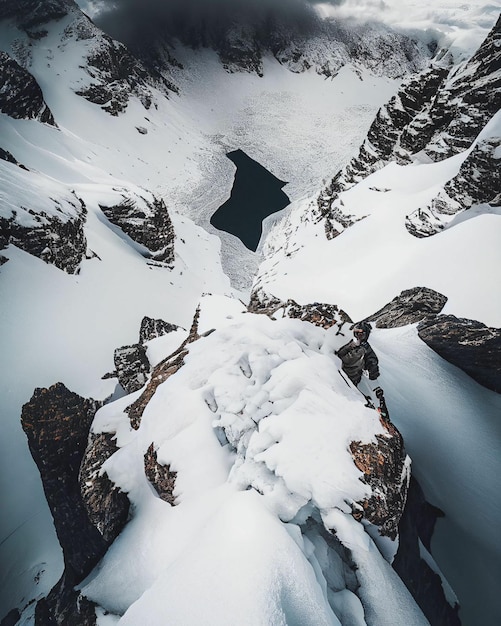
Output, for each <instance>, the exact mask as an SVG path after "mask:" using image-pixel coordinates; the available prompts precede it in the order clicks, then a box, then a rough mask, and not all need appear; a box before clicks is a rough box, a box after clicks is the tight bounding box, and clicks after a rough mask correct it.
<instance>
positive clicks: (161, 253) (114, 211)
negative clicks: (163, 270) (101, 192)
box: [100, 196, 175, 264]
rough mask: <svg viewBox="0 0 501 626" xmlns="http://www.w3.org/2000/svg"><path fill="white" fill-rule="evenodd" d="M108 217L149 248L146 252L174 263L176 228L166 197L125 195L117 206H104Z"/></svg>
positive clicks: (150, 255) (151, 256)
mask: <svg viewBox="0 0 501 626" xmlns="http://www.w3.org/2000/svg"><path fill="white" fill-rule="evenodd" d="M100 208H101V210H102V212H103V213H104V214H105V215H106V217H107V218H108V220H109V221H110V222H111V223H112V224H115V225H116V226H118V227H119V228H121V229H122V230H123V232H124V233H125V234H126V235H128V236H129V237H130V238H131V239H132V240H133V241H135V242H136V243H138V244H140V245H142V246H144V247H145V248H147V251H143V255H144V256H146V257H149V258H152V259H154V260H155V261H160V262H163V263H167V264H171V263H173V262H174V238H175V237H174V227H173V226H172V222H171V219H170V217H169V212H168V211H167V207H166V206H165V203H164V201H163V200H161V199H158V198H156V197H155V196H152V199H151V200H149V199H146V198H143V197H140V196H134V197H125V198H124V200H123V201H122V202H121V203H120V204H117V205H115V206H110V207H107V206H102V205H100Z"/></svg>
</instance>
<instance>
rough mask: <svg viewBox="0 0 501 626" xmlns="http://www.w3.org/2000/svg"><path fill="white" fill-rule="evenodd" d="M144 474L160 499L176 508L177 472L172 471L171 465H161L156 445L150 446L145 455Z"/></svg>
mask: <svg viewBox="0 0 501 626" xmlns="http://www.w3.org/2000/svg"><path fill="white" fill-rule="evenodd" d="M144 473H145V474H146V478H147V479H148V480H149V481H150V483H151V485H152V487H153V488H154V489H155V491H156V492H157V493H158V495H159V497H160V498H161V499H162V500H165V501H166V502H168V503H169V504H171V505H172V506H175V504H176V501H175V497H174V488H175V486H176V476H177V472H174V471H173V470H171V469H170V465H161V464H160V463H159V462H158V460H157V451H156V450H155V444H154V443H152V444H151V445H150V447H149V448H148V450H147V451H146V454H145V455H144Z"/></svg>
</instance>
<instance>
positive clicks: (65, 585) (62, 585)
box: [35, 571, 97, 626]
mask: <svg viewBox="0 0 501 626" xmlns="http://www.w3.org/2000/svg"><path fill="white" fill-rule="evenodd" d="M79 582H80V581H79V580H78V579H77V578H75V577H74V576H72V575H71V573H68V572H67V571H65V572H64V574H63V576H62V577H61V579H60V580H59V582H58V583H57V584H56V585H55V586H54V587H53V588H52V589H51V591H50V593H49V595H48V596H47V597H46V598H42V599H41V600H39V601H38V602H37V605H36V609H35V626H68V625H69V624H71V626H96V624H97V618H96V611H95V609H96V605H95V604H94V602H91V601H90V600H88V599H87V598H86V597H85V596H82V595H81V594H80V593H79V592H78V591H77V590H76V589H75V586H76V585H77V584H78V583H79Z"/></svg>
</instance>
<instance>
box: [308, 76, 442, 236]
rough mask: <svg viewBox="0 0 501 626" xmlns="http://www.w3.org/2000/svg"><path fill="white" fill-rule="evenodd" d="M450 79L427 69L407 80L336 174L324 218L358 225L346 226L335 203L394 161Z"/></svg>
mask: <svg viewBox="0 0 501 626" xmlns="http://www.w3.org/2000/svg"><path fill="white" fill-rule="evenodd" d="M446 76H447V70H446V69H444V68H440V67H432V68H429V69H426V70H424V71H422V72H420V73H419V74H418V75H417V76H412V77H411V78H408V79H407V80H405V81H404V82H403V84H402V86H401V87H400V90H399V92H398V93H397V94H396V95H395V96H393V98H391V100H390V101H389V102H388V104H386V105H384V106H383V107H381V109H379V111H378V112H377V115H376V118H375V119H374V121H373V122H372V124H371V126H370V128H369V131H368V133H367V138H366V139H365V141H364V143H363V144H362V146H361V148H360V151H359V153H358V155H357V156H356V157H354V158H353V159H352V160H351V161H350V162H349V163H348V164H347V165H346V166H345V167H344V168H343V169H342V170H341V171H340V172H338V174H336V176H335V177H334V178H333V179H332V181H331V182H330V184H329V185H328V186H327V187H326V188H325V189H324V190H323V191H322V193H321V194H320V196H319V197H318V200H317V204H318V210H319V213H320V215H321V216H322V217H324V218H329V219H330V220H331V221H333V222H335V221H341V224H342V226H343V227H344V228H347V227H348V226H351V224H352V223H354V222H351V223H349V222H348V223H347V224H344V223H343V222H342V219H343V218H344V219H348V220H349V216H345V215H344V213H343V211H342V208H341V207H340V206H339V203H338V204H336V203H335V200H336V198H337V195H338V194H339V193H341V192H342V191H345V190H346V189H349V188H350V187H352V186H353V185H355V184H356V183H357V182H359V181H360V180H363V179H364V178H366V177H367V176H369V174H372V173H373V172H375V171H376V170H377V169H379V168H381V167H383V165H385V164H386V163H387V162H388V161H389V160H390V159H392V158H394V153H395V151H396V148H397V146H398V142H399V139H400V136H401V134H402V132H403V131H404V130H405V128H406V127H407V125H408V124H409V123H410V122H411V121H412V119H413V118H414V117H415V116H416V115H417V114H418V113H420V112H421V111H423V110H425V109H426V108H427V107H428V106H429V102H430V100H431V99H432V98H433V97H434V95H435V94H436V92H437V89H438V88H439V87H440V85H441V84H442V83H443V81H444V79H445V77H446ZM336 213H337V214H338V215H336ZM340 217H341V218H342V219H341V220H340V219H339V218H340ZM355 221H356V220H355Z"/></svg>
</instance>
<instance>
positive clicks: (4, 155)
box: [0, 148, 28, 171]
mask: <svg viewBox="0 0 501 626" xmlns="http://www.w3.org/2000/svg"><path fill="white" fill-rule="evenodd" d="M0 159H2V161H7V163H12V164H13V165H17V166H18V167H20V168H21V169H23V170H25V171H28V168H27V167H26V166H25V165H22V163H19V161H18V160H17V159H16V157H15V156H14V155H13V154H11V153H10V152H9V151H8V150H3V149H2V148H0Z"/></svg>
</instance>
